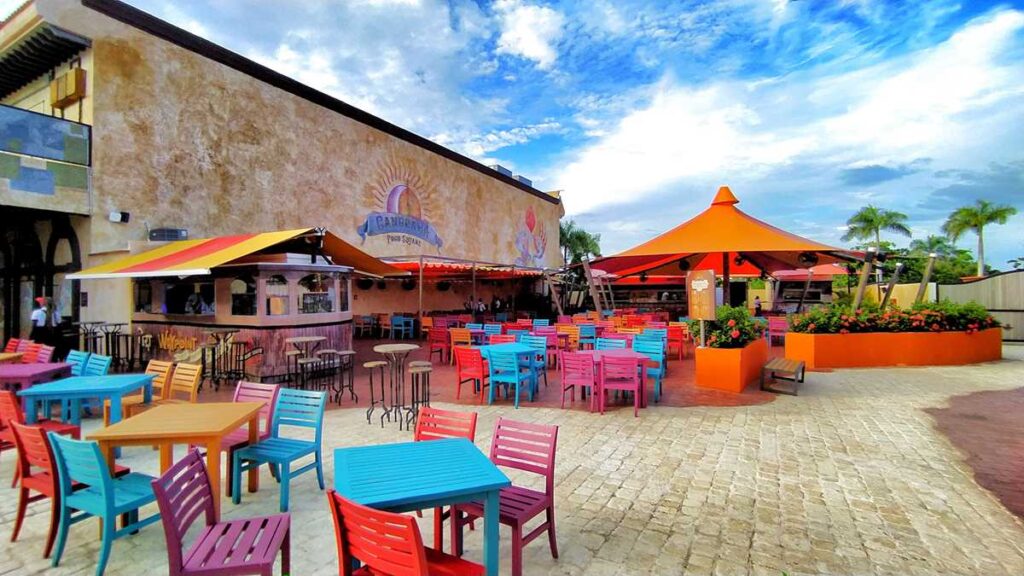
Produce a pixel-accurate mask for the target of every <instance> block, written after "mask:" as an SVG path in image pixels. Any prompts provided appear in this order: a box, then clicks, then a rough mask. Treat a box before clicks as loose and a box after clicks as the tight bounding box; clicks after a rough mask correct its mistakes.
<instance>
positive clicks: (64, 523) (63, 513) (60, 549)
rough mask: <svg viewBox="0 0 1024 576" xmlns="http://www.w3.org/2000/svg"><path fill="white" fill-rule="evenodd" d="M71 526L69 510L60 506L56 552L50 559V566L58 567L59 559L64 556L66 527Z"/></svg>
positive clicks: (66, 537)
mask: <svg viewBox="0 0 1024 576" xmlns="http://www.w3.org/2000/svg"><path fill="white" fill-rule="evenodd" d="M69 524H71V510H70V509H68V508H67V507H65V506H64V505H61V508H60V524H59V527H60V528H59V530H58V532H57V551H56V552H54V553H53V557H52V558H51V559H50V566H51V567H53V568H56V567H57V566H59V565H60V557H61V556H63V555H64V545H65V544H67V542H68V525H69Z"/></svg>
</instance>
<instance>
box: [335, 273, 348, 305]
mask: <svg viewBox="0 0 1024 576" xmlns="http://www.w3.org/2000/svg"><path fill="white" fill-rule="evenodd" d="M340 280H341V281H340V282H338V311H339V312H348V291H349V281H350V277H349V276H347V275H343V276H341V279H340Z"/></svg>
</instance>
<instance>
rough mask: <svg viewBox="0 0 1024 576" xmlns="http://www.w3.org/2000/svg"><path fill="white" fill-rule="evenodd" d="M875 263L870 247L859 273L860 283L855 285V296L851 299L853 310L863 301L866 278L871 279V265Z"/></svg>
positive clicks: (872, 248) (873, 250)
mask: <svg viewBox="0 0 1024 576" xmlns="http://www.w3.org/2000/svg"><path fill="white" fill-rule="evenodd" d="M874 262H875V248H874V247H873V246H872V247H870V248H868V253H867V254H866V255H865V258H864V268H863V269H861V271H860V282H858V283H857V295H856V296H854V298H853V309H854V310H856V309H858V308H860V303H861V302H863V301H864V291H865V290H866V289H867V287H868V278H870V277H871V265H872V264H874Z"/></svg>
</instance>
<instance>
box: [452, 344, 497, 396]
mask: <svg viewBox="0 0 1024 576" xmlns="http://www.w3.org/2000/svg"><path fill="white" fill-rule="evenodd" d="M455 358H456V367H455V373H456V376H455V382H456V384H455V399H456V400H458V399H459V395H460V394H462V385H463V384H464V383H466V382H473V386H474V389H475V388H477V387H479V388H480V399H479V402H480V403H481V404H483V402H484V388H486V387H487V386H488V384H487V383H486V380H487V379H488V378H489V377H490V367H489V366H488V365H487V361H486V360H484V358H483V355H482V354H481V353H480V350H479V349H477V348H468V347H463V346H459V347H457V348H455Z"/></svg>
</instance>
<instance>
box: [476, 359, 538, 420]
mask: <svg viewBox="0 0 1024 576" xmlns="http://www.w3.org/2000/svg"><path fill="white" fill-rule="evenodd" d="M487 361H488V372H487V373H488V375H489V376H490V380H491V387H490V390H488V392H487V403H488V404H493V403H494V389H495V388H497V387H498V384H503V385H504V386H505V397H506V398H508V391H509V387H510V386H513V385H514V386H515V395H516V396H515V398H516V399H515V407H516V408H519V392H520V383H522V382H526V385H527V387H528V388H527V394H528V395H529V397H530V401H531V402H532V401H533V395H534V393H535V392H536V390H537V374H536V372H534V371H533V369H532V368H530V367H529V366H526V365H521V364H520V363H519V354H516V353H515V352H512V351H504V350H491V352H490V354H488V356H487Z"/></svg>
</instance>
